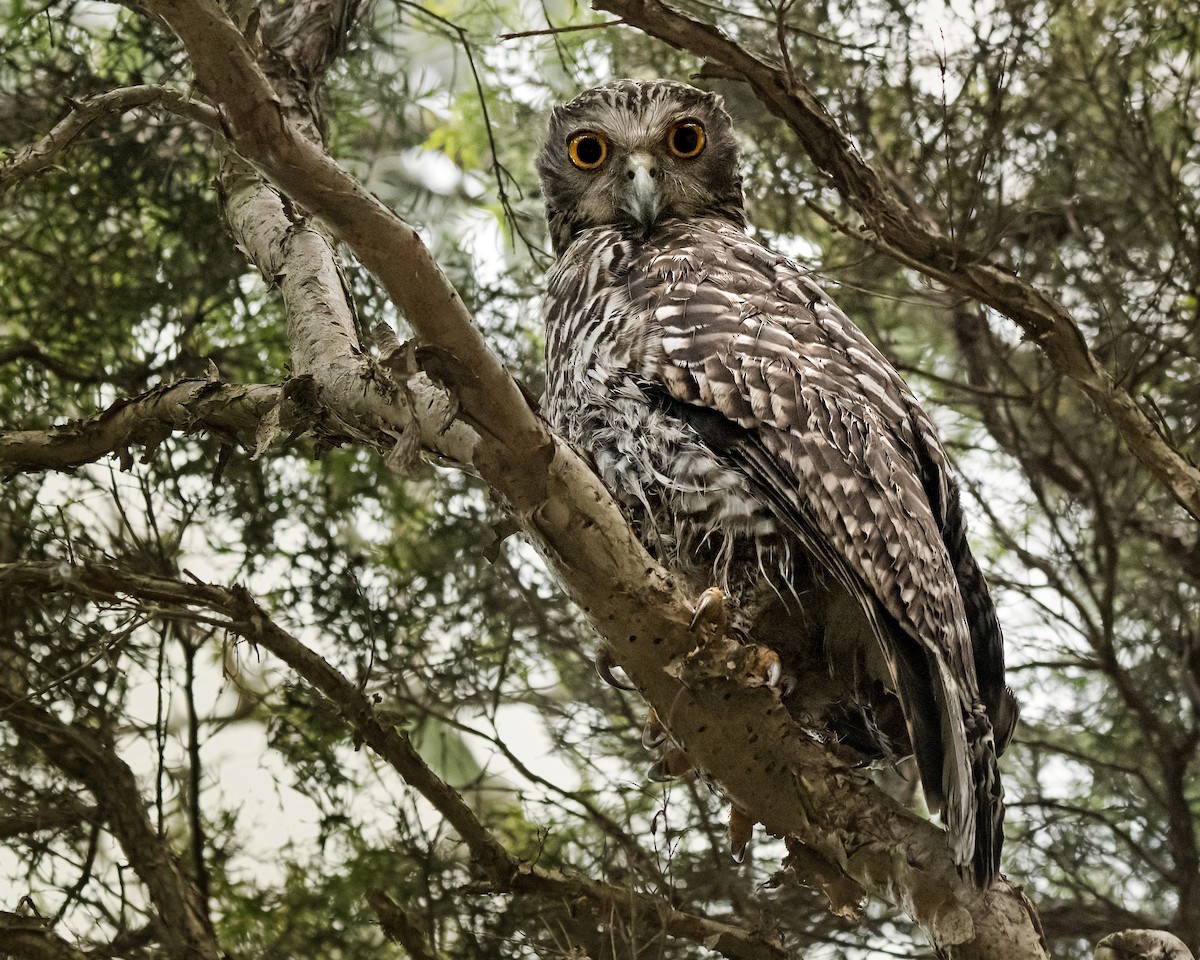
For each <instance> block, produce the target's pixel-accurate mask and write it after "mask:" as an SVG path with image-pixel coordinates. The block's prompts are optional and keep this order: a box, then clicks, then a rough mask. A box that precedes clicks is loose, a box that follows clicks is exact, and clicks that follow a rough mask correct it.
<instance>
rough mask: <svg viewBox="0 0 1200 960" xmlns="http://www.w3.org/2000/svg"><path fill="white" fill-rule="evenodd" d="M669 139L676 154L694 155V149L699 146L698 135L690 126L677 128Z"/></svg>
mask: <svg viewBox="0 0 1200 960" xmlns="http://www.w3.org/2000/svg"><path fill="white" fill-rule="evenodd" d="M671 137H672V146H673V147H674V148H675V152H676V153H684V154H687V153H695V152H696V148H697V147H698V146H700V134H699V133H698V132H697V130H696V128H695V127H693V126H691V125H690V124H689V125H688V126H686V127H679V128H678V129H677V130H676V131H675V132H674V133H673V134H672V135H671Z"/></svg>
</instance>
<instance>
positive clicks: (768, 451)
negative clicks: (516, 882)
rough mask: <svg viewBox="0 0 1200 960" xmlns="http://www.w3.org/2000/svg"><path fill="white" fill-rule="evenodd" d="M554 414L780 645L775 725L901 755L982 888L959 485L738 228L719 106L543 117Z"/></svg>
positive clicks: (846, 342)
mask: <svg viewBox="0 0 1200 960" xmlns="http://www.w3.org/2000/svg"><path fill="white" fill-rule="evenodd" d="M537 168H538V173H539V175H540V177H541V183H542V189H543V193H544V197H545V203H546V215H547V219H548V222H549V229H550V236H551V239H552V242H553V245H554V251H555V254H556V256H557V262H556V263H555V265H554V267H553V269H552V271H551V273H550V276H549V279H548V292H547V295H546V298H545V308H544V309H545V320H546V367H547V404H546V405H547V411H548V416H549V419H550V422H551V425H552V426H553V427H554V428H555V429H556V430H557V431H558V432H559V433H560V434H561V435H562V436H564V437H565V438H567V440H568V441H569V442H571V443H572V444H573V445H575V446H576V447H577V448H579V449H580V450H581V451H582V452H584V453H585V454H586V455H587V456H589V457H590V458H591V460H592V462H593V464H594V466H595V468H596V470H597V471H598V473H599V474H600V476H601V478H602V479H603V480H604V482H605V483H606V485H607V486H608V487H609V489H610V490H611V491H612V492H613V494H614V495H615V496H616V498H617V500H618V502H619V503H620V504H621V505H622V508H623V509H624V511H625V513H626V515H627V517H628V518H629V520H630V522H631V523H632V524H633V526H634V528H635V529H636V530H637V532H638V535H639V536H640V538H641V540H642V541H643V543H644V544H645V545H646V546H647V548H648V549H649V550H650V551H651V552H652V553H653V554H654V555H655V556H656V557H657V558H658V559H659V560H660V561H661V562H662V563H663V564H665V565H666V566H667V567H668V568H669V569H670V570H672V571H673V572H674V573H675V574H676V575H677V576H679V577H680V579H681V580H682V581H683V582H684V583H685V584H686V585H688V587H689V588H691V589H694V590H696V591H700V590H703V589H704V588H706V587H709V586H714V585H715V586H718V587H720V588H721V589H723V590H724V591H725V592H726V594H728V595H729V597H730V598H731V603H730V606H731V608H732V610H733V611H734V613H733V614H732V615H733V616H734V617H735V620H734V622H733V628H734V630H735V632H736V633H738V634H740V635H741V636H743V637H745V638H746V639H747V640H749V641H752V642H756V643H760V644H763V645H765V646H767V647H769V648H771V649H772V650H774V651H775V652H776V653H777V654H778V655H779V657H780V660H781V662H782V665H783V668H784V673H785V679H784V680H783V682H782V683H781V684H780V689H781V692H782V695H783V698H784V703H785V705H786V706H787V708H788V710H789V712H791V713H792V715H793V716H795V717H796V718H797V719H799V720H801V721H802V722H803V723H805V724H806V725H808V726H810V727H812V726H817V727H819V728H820V729H824V730H825V731H827V732H828V733H829V734H830V735H832V736H834V737H836V738H837V739H839V740H840V741H842V742H843V743H846V744H848V745H850V746H851V747H853V748H855V749H856V750H858V751H860V752H861V753H862V754H863V755H864V756H865V757H867V758H889V759H892V760H895V759H896V758H900V757H903V756H906V755H908V754H913V755H914V756H915V758H916V764H917V769H918V771H919V774H920V778H921V784H922V787H923V789H924V793H925V797H926V800H927V803H928V806H929V807H930V809H931V810H933V811H935V812H937V811H940V812H941V814H942V819H943V821H944V822H945V824H946V827H947V835H948V839H949V844H950V848H951V852H952V854H953V856H954V859H955V861H956V862H957V863H958V865H959V867H960V869H962V870H963V871H964V872H966V873H969V874H971V875H972V876H973V877H974V879H975V881H976V882H977V883H979V884H980V885H987V884H988V883H990V882H991V880H992V879H993V878H994V876H995V875H996V873H997V870H998V865H999V857H1000V846H1001V843H1002V839H1003V832H1002V819H1003V804H1002V796H1003V791H1002V789H1001V785H1000V777H999V772H998V769H997V763H996V758H997V756H998V755H999V754H1000V753H1001V752H1002V751H1003V750H1004V747H1005V746H1006V745H1007V743H1008V740H1009V738H1010V737H1011V735H1012V731H1013V727H1014V725H1015V723H1016V718H1017V708H1016V703H1015V701H1014V699H1013V696H1012V693H1011V691H1009V690H1008V689H1007V688H1006V687H1005V685H1004V652H1003V646H1002V638H1001V634H1000V627H999V624H998V623H997V620H996V613H995V608H994V607H993V605H992V601H991V598H990V597H989V595H988V591H987V587H986V586H985V584H984V580H983V576H982V575H981V573H980V571H979V567H978V566H977V565H976V562H975V559H974V558H973V557H972V555H971V551H970V550H969V548H968V547H967V541H966V535H965V526H964V521H963V513H962V509H961V507H960V504H959V494H958V488H957V485H956V483H955V481H954V479H953V477H952V476H951V472H950V468H949V466H948V463H947V457H946V454H945V452H944V450H943V449H942V446H941V443H940V442H939V441H938V438H937V436H936V433H935V431H934V428H933V425H932V424H931V422H930V420H929V418H928V417H927V416H926V414H925V413H924V411H923V410H922V409H921V407H920V405H919V403H918V401H917V399H916V397H915V396H914V395H913V393H912V391H911V390H910V389H909V388H908V387H907V386H906V385H905V383H904V382H903V381H902V380H901V379H900V376H899V374H898V373H897V372H896V371H895V369H893V367H892V366H891V364H889V363H888V361H887V360H886V359H885V358H884V357H883V355H882V354H881V353H880V352H879V351H878V350H877V349H876V348H875V347H874V346H873V345H872V344H871V342H870V341H869V340H868V339H867V338H866V337H865V336H864V335H863V333H862V332H861V331H860V330H859V329H858V328H857V327H856V326H855V325H854V324H853V323H851V321H850V320H849V319H848V318H847V317H846V315H845V314H843V313H842V312H841V310H839V309H838V308H837V306H836V305H835V304H834V303H833V302H832V301H831V300H830V299H829V298H828V297H827V296H826V295H825V293H824V292H823V291H822V290H821V289H820V288H819V287H818V286H817V285H816V284H815V283H814V282H813V281H812V280H811V279H810V278H809V277H808V276H807V275H806V274H805V273H804V272H803V271H802V270H801V269H800V268H799V267H797V266H796V264H795V263H793V262H792V261H790V260H788V259H787V258H786V257H783V256H780V255H778V254H776V253H773V252H771V251H770V250H769V249H767V248H766V247H764V246H763V245H762V244H761V243H759V242H758V241H757V240H755V239H754V238H753V237H751V236H749V235H748V234H747V232H746V223H745V216H744V213H743V206H742V183H741V177H740V175H739V172H738V151H737V145H736V142H735V140H734V135H733V130H732V124H731V122H730V119H729V115H728V114H727V113H726V111H725V109H724V106H723V103H722V100H721V98H720V97H719V96H717V95H716V94H713V93H707V92H704V91H702V90H698V89H696V88H694V87H691V86H688V85H687V84H682V83H673V82H668V81H650V82H640V81H635V80H618V81H614V82H611V83H606V84H604V85H603V86H600V87H597V88H595V89H593V90H589V91H587V92H586V93H583V94H582V95H580V96H579V97H577V98H576V99H575V100H572V101H571V102H570V103H568V104H566V105H564V106H560V107H558V108H556V109H555V110H554V111H553V114H552V116H551V120H550V132H549V137H548V139H547V141H546V143H545V146H544V147H543V148H542V150H541V152H540V154H539V155H538V159H537Z"/></svg>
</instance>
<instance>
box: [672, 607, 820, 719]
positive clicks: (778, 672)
mask: <svg viewBox="0 0 1200 960" xmlns="http://www.w3.org/2000/svg"><path fill="white" fill-rule="evenodd" d="M728 628H729V613H728V610H727V607H726V604H725V594H724V593H723V592H722V591H721V589H720V588H719V587H709V588H708V589H707V590H705V591H704V592H703V593H702V594H700V598H699V599H698V600H697V601H696V609H695V612H694V613H693V614H692V623H691V629H692V632H693V633H699V634H700V635H701V636H702V637H703V638H705V639H707V638H709V637H714V638H718V637H724V636H727V635H729V630H728ZM743 642H744V643H745V646H746V648H747V651H748V654H749V662H748V664H747V666H748V667H749V670H750V675H751V677H753V678H754V679H755V680H756V681H757V684H765V685H766V686H768V687H772V688H774V689H776V690H778V691H779V693H780V696H783V697H786V696H787V695H788V694H789V693H791V692H792V690H794V689H795V687H796V678H795V677H793V676H791V675H790V674H788V673H785V671H784V669H783V663H782V661H781V660H780V659H779V654H777V653H776V652H775V651H774V650H771V649H770V648H769V647H764V646H760V645H759V644H756V643H751V642H749V641H748V640H745V638H743Z"/></svg>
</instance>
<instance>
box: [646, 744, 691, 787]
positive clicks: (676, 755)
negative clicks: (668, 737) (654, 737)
mask: <svg viewBox="0 0 1200 960" xmlns="http://www.w3.org/2000/svg"><path fill="white" fill-rule="evenodd" d="M691 771H692V761H691V760H689V759H688V755H687V754H686V753H684V752H683V751H682V750H681V749H679V747H677V746H675V745H674V744H672V745H671V746H668V747H667V748H666V749H665V750H663V754H662V756H661V757H659V759H657V760H656V761H654V763H652V764H651V765H650V770H649V771H648V773H647V774H646V775H647V776H648V777H649V778H650V779H651V780H654V781H656V782H657V783H666V782H667V781H668V780H678V779H679V778H680V777H682V776H683V775H684V774H686V773H690V772H691Z"/></svg>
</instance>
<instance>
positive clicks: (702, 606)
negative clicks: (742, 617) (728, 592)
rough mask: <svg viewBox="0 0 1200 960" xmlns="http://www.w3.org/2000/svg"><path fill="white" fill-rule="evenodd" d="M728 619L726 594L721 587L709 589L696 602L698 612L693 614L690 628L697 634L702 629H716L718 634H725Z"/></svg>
mask: <svg viewBox="0 0 1200 960" xmlns="http://www.w3.org/2000/svg"><path fill="white" fill-rule="evenodd" d="M727 621H728V617H727V615H726V611H725V594H724V593H723V592H722V591H721V589H720V588H719V587H709V588H708V589H707V590H705V591H704V592H703V593H702V594H700V599H699V600H697V601H696V610H695V612H694V613H693V614H692V622H691V624H690V628H691V630H692V632H693V633H694V632H696V631H697V630H699V629H700V628H701V627H709V628H715V629H716V630H717V632H719V633H724V632H725V624H726V623H727Z"/></svg>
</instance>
